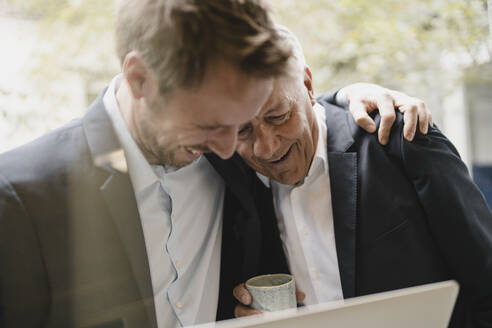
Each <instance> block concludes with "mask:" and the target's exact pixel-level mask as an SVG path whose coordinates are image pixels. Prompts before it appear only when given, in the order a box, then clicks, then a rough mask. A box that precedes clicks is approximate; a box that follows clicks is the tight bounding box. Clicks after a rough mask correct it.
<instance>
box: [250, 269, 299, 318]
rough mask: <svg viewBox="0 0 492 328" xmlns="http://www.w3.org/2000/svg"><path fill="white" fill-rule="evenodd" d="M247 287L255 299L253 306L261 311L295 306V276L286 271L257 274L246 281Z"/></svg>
mask: <svg viewBox="0 0 492 328" xmlns="http://www.w3.org/2000/svg"><path fill="white" fill-rule="evenodd" d="M246 289H247V290H248V291H249V293H250V294H251V297H252V298H253V301H252V303H251V305H250V306H251V307H252V308H254V309H257V310H260V311H267V312H272V311H278V310H285V309H290V308H295V307H296V306H297V303H296V285H295V282H294V277H292V276H291V275H290V274H286V273H276V274H266V275H262V276H256V277H253V278H251V279H248V281H246Z"/></svg>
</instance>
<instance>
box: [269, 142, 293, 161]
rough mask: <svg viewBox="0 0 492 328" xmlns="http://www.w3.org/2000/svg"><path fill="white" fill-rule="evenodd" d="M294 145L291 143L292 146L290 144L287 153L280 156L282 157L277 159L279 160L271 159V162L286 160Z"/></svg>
mask: <svg viewBox="0 0 492 328" xmlns="http://www.w3.org/2000/svg"><path fill="white" fill-rule="evenodd" d="M292 146H293V145H291V146H290V148H289V150H287V152H286V153H285V154H284V155H283V156H282V157H280V158H279V159H277V160H274V161H270V163H271V164H278V163H281V162H283V161H284V160H285V159H286V158H287V157H288V156H289V154H290V152H291V150H292Z"/></svg>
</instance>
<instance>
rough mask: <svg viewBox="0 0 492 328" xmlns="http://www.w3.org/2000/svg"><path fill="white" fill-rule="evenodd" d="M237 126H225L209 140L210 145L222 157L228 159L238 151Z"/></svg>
mask: <svg viewBox="0 0 492 328" xmlns="http://www.w3.org/2000/svg"><path fill="white" fill-rule="evenodd" d="M237 130H238V127H237V126H231V127H224V128H222V129H220V131H218V132H217V133H215V134H214V135H213V136H212V137H211V138H210V139H209V142H208V147H209V148H210V150H211V151H213V152H214V153H216V154H217V155H218V156H219V157H220V158H222V159H228V158H229V157H231V156H232V155H233V154H234V152H235V151H236V146H237Z"/></svg>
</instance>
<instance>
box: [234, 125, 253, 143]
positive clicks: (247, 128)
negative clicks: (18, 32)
mask: <svg viewBox="0 0 492 328" xmlns="http://www.w3.org/2000/svg"><path fill="white" fill-rule="evenodd" d="M252 130H253V127H252V126H251V124H246V125H244V126H243V127H241V128H240V129H239V130H238V132H237V135H238V137H239V138H240V139H246V138H248V137H249V135H250V134H251V131H252Z"/></svg>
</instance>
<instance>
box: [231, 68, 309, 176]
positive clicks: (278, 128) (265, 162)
mask: <svg viewBox="0 0 492 328" xmlns="http://www.w3.org/2000/svg"><path fill="white" fill-rule="evenodd" d="M310 78H311V77H310V72H309V73H308V70H307V71H306V77H305V80H304V84H303V83H302V80H301V79H298V80H295V79H293V78H292V77H290V78H280V79H277V80H275V82H274V87H273V91H272V93H271V95H270V97H269V99H268V100H267V102H266V104H265V105H263V107H262V109H261V111H260V113H259V114H258V116H257V117H255V118H254V119H253V120H252V121H251V122H249V123H247V124H244V125H242V126H241V128H240V130H239V134H238V148H237V151H238V153H239V155H241V157H242V158H243V159H244V160H245V161H246V163H248V165H249V166H251V167H252V168H253V169H254V170H255V171H257V172H259V173H261V174H263V175H265V176H267V177H269V178H272V179H274V180H277V181H278V182H280V183H282V184H291V185H292V184H296V183H297V182H299V181H301V180H302V179H304V177H305V176H306V175H307V173H308V171H309V167H310V166H311V161H312V159H313V156H314V153H315V150H316V144H317V138H318V126H317V124H316V120H315V117H314V112H313V105H314V99H313V98H312V88H311V79H310ZM306 79H307V80H306Z"/></svg>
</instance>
